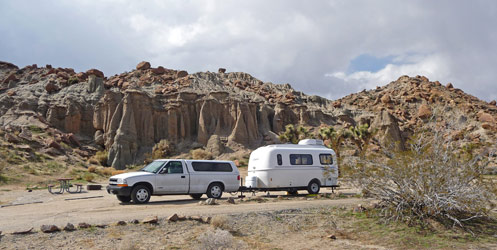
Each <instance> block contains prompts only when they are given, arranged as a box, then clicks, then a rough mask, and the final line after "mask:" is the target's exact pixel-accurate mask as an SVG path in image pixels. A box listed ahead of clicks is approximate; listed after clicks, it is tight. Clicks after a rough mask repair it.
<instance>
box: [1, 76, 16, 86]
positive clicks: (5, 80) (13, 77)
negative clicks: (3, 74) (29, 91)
mask: <svg viewBox="0 0 497 250" xmlns="http://www.w3.org/2000/svg"><path fill="white" fill-rule="evenodd" d="M10 81H17V77H16V73H12V74H10V75H9V76H7V78H5V79H4V80H3V83H4V84H6V83H9V82H10Z"/></svg>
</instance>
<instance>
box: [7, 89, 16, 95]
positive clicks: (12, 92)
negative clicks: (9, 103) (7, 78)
mask: <svg viewBox="0 0 497 250" xmlns="http://www.w3.org/2000/svg"><path fill="white" fill-rule="evenodd" d="M7 95H8V96H15V95H16V92H15V91H14V90H9V91H7Z"/></svg>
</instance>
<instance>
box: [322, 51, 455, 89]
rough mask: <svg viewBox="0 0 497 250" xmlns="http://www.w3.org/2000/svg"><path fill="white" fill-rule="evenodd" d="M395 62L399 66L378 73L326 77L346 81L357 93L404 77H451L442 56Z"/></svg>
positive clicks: (404, 58)
mask: <svg viewBox="0 0 497 250" xmlns="http://www.w3.org/2000/svg"><path fill="white" fill-rule="evenodd" d="M393 61H394V62H397V63H398V64H387V65H386V66H385V67H384V68H383V69H381V70H379V71H377V72H370V71H358V72H353V73H350V74H346V73H345V72H342V71H338V72H333V73H328V74H326V75H325V76H327V77H333V78H336V79H338V80H342V81H344V82H345V83H347V84H348V85H352V86H355V91H360V90H362V89H373V88H375V87H376V86H380V85H384V84H386V83H389V82H391V81H395V80H396V79H397V78H399V77H400V76H402V75H409V76H416V75H423V76H426V77H428V78H429V79H430V80H432V81H435V80H437V79H448V78H449V77H450V75H449V72H450V70H449V69H448V68H447V65H448V63H447V59H446V58H443V56H441V55H437V54H435V55H429V56H421V55H410V56H404V55H403V56H401V57H398V58H395V59H394V60H393Z"/></svg>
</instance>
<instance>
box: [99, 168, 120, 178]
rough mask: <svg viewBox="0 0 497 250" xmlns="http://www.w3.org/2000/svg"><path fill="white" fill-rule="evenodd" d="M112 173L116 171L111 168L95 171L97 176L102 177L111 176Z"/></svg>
mask: <svg viewBox="0 0 497 250" xmlns="http://www.w3.org/2000/svg"><path fill="white" fill-rule="evenodd" d="M114 171H116V169H115V168H112V167H108V168H100V169H97V174H99V175H103V176H111V175H112V173H113V172H114Z"/></svg>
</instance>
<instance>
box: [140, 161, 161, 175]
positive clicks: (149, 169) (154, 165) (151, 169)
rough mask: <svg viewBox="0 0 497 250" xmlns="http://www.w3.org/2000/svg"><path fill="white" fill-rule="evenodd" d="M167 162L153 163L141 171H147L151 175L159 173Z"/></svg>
mask: <svg viewBox="0 0 497 250" xmlns="http://www.w3.org/2000/svg"><path fill="white" fill-rule="evenodd" d="M164 163H165V161H153V162H151V163H150V164H148V165H147V166H145V167H144V168H142V169H141V170H140V171H145V172H149V173H157V171H159V169H160V168H161V167H162V165H164Z"/></svg>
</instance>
